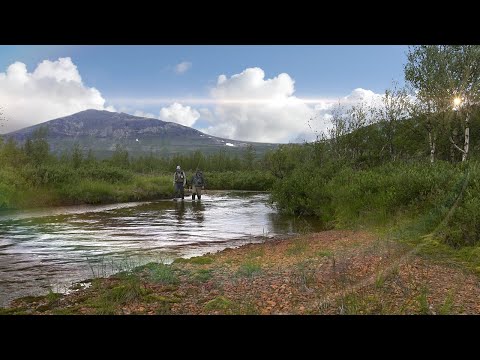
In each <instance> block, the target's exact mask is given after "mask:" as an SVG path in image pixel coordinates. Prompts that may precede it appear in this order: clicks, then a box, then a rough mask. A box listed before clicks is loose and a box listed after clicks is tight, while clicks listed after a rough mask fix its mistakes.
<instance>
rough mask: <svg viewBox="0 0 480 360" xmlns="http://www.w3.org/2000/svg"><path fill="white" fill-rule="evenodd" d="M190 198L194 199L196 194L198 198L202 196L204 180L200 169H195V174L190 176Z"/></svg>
mask: <svg viewBox="0 0 480 360" xmlns="http://www.w3.org/2000/svg"><path fill="white" fill-rule="evenodd" d="M191 184H192V200H195V195H197V196H198V200H200V199H201V198H202V190H203V189H205V180H204V178H203V173H202V172H201V171H200V169H197V172H196V173H195V175H193V176H192V181H191Z"/></svg>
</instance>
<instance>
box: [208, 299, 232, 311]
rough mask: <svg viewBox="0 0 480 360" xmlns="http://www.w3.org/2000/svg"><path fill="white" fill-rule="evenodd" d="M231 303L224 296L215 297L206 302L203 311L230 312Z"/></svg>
mask: <svg viewBox="0 0 480 360" xmlns="http://www.w3.org/2000/svg"><path fill="white" fill-rule="evenodd" d="M232 306H233V303H232V302H231V301H230V300H228V299H227V298H226V297H224V296H217V297H216V298H214V299H212V300H210V301H208V302H206V303H205V305H204V306H203V307H204V309H205V310H223V311H226V310H230V309H231V308H232Z"/></svg>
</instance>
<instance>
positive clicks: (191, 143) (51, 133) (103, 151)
mask: <svg viewBox="0 0 480 360" xmlns="http://www.w3.org/2000/svg"><path fill="white" fill-rule="evenodd" d="M40 127H44V128H47V129H48V137H47V139H48V141H49V143H50V146H51V150H52V151H53V152H55V153H61V152H63V151H65V150H68V149H70V148H71V147H72V146H73V144H74V143H78V144H79V145H80V146H81V147H83V148H84V149H85V150H88V149H92V151H93V152H94V153H95V154H96V155H97V156H98V157H107V156H110V155H111V153H112V152H113V151H115V148H116V146H117V144H119V145H121V146H122V147H124V148H125V149H126V150H128V151H129V153H130V154H131V155H133V156H138V155H141V154H145V153H150V152H152V153H154V154H159V155H163V156H166V155H171V154H176V153H188V152H191V151H195V150H201V151H202V152H204V153H211V152H216V151H219V150H222V149H225V150H226V151H228V152H230V153H236V152H242V150H243V149H244V148H245V147H246V146H247V145H249V144H252V145H253V146H254V147H255V149H256V151H257V153H258V154H261V153H263V152H265V151H266V150H267V149H271V148H275V147H276V146H277V145H276V144H268V143H254V142H247V141H237V140H229V139H222V138H219V137H215V136H211V135H207V134H204V133H202V132H201V131H198V130H195V129H192V128H190V127H187V126H183V125H179V124H176V123H172V122H166V121H162V120H158V119H150V118H144V117H138V116H133V115H129V114H125V113H116V112H109V111H100V110H85V111H81V112H79V113H76V114H73V115H70V116H65V117H62V118H58V119H54V120H50V121H46V122H44V123H41V124H38V125H35V126H30V127H27V128H24V129H21V130H17V131H14V132H11V133H9V134H6V135H5V136H6V137H13V138H14V139H15V140H16V141H18V142H20V143H23V142H24V141H25V140H26V139H27V138H28V137H30V136H31V135H32V133H33V132H34V131H35V130H37V129H39V128H40Z"/></svg>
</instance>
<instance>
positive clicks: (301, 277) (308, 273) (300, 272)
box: [295, 261, 316, 290]
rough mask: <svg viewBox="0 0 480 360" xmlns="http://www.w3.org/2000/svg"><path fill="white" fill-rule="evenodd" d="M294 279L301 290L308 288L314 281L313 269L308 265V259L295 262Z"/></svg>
mask: <svg viewBox="0 0 480 360" xmlns="http://www.w3.org/2000/svg"><path fill="white" fill-rule="evenodd" d="M296 267H297V270H296V273H295V279H296V281H297V283H298V284H299V286H300V287H301V289H302V290H308V289H309V288H310V287H311V286H312V285H313V284H315V282H316V278H315V269H312V268H311V267H310V261H301V262H299V263H298V264H296Z"/></svg>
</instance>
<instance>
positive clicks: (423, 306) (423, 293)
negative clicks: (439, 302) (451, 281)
mask: <svg viewBox="0 0 480 360" xmlns="http://www.w3.org/2000/svg"><path fill="white" fill-rule="evenodd" d="M427 295H428V290H427V288H426V287H422V289H421V290H420V295H418V296H417V298H416V300H417V305H418V311H419V312H420V314H422V315H429V314H430V313H431V312H430V304H429V303H428V297H427Z"/></svg>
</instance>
